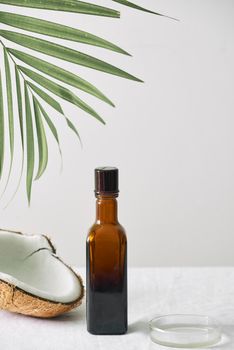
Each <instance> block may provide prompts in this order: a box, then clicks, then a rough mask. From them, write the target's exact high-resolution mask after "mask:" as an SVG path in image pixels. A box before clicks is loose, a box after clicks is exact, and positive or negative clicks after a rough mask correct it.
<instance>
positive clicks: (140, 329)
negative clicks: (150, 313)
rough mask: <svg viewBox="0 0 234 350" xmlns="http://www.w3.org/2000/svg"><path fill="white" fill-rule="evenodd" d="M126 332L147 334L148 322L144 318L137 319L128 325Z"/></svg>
mask: <svg viewBox="0 0 234 350" xmlns="http://www.w3.org/2000/svg"><path fill="white" fill-rule="evenodd" d="M128 333H144V334H149V326H148V322H147V321H145V320H138V321H136V322H133V323H131V324H130V325H129V326H128Z"/></svg>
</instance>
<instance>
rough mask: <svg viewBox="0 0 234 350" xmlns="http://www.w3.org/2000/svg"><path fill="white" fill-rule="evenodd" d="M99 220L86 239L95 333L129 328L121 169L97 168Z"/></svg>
mask: <svg viewBox="0 0 234 350" xmlns="http://www.w3.org/2000/svg"><path fill="white" fill-rule="evenodd" d="M95 195H96V198H97V200H96V222H95V223H94V225H93V226H92V227H91V229H90V231H89V233H88V237H87V241H86V289H87V291H86V293H87V296H86V318H87V329H88V331H89V332H90V333H92V334H123V333H126V331H127V239H126V234H125V231H124V229H123V227H122V226H121V225H120V224H119V222H118V217H117V199H116V198H117V196H118V169H116V168H97V169H95Z"/></svg>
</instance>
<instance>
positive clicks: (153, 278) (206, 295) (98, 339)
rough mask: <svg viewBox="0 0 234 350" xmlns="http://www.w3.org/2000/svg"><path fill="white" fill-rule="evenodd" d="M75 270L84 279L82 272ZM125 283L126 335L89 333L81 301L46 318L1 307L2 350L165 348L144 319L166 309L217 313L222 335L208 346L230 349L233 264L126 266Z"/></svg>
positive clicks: (232, 337) (233, 309)
mask: <svg viewBox="0 0 234 350" xmlns="http://www.w3.org/2000/svg"><path fill="white" fill-rule="evenodd" d="M78 271H79V272H80V273H81V275H82V276H83V277H84V274H85V270H84V269H78ZM128 281H129V331H128V333H127V334H125V335H121V336H94V335H91V334H89V333H88V332H87V331H86V323H85V300H84V302H83V305H82V306H81V307H80V308H78V309H77V310H76V311H73V312H70V313H68V314H65V315H62V316H60V317H58V318H55V319H49V320H43V319H36V318H32V317H27V316H22V315H18V314H13V313H8V312H6V311H0V349H1V350H125V349H126V350H163V349H164V350H165V349H169V348H166V347H163V346H159V345H157V344H154V343H152V342H151V340H150V337H149V330H148V321H149V320H150V319H151V318H153V317H154V316H157V315H163V314H170V313H195V314H207V315H210V316H213V317H215V318H216V320H217V321H218V323H219V324H220V325H221V327H222V331H223V337H222V341H221V343H220V344H218V345H216V346H214V347H213V348H212V349H215V350H227V349H228V350H232V349H234V268H232V267H230V268H229V267H217V268H216V267H215V268H134V269H129V270H128ZM170 350H171V348H170Z"/></svg>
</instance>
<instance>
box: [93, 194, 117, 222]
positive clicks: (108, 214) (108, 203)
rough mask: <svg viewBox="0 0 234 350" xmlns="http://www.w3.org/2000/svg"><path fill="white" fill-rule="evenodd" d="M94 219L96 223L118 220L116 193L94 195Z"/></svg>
mask: <svg viewBox="0 0 234 350" xmlns="http://www.w3.org/2000/svg"><path fill="white" fill-rule="evenodd" d="M96 197H97V200H96V221H97V223H117V222H118V202H117V199H116V197H117V195H108V196H103V195H98V196H96Z"/></svg>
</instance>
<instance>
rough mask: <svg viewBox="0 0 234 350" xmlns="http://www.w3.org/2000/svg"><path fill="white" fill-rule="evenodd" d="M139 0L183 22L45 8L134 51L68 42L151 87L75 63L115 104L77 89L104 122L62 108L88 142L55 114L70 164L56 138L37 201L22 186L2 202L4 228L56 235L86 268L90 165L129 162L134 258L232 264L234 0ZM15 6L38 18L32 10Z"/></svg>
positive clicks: (124, 184)
mask: <svg viewBox="0 0 234 350" xmlns="http://www.w3.org/2000/svg"><path fill="white" fill-rule="evenodd" d="M99 2H100V1H99ZM109 3H110V2H109V1H107V0H106V1H102V4H104V5H108V4H109ZM138 3H140V4H144V5H145V6H148V7H151V8H152V9H155V10H158V11H161V12H163V13H166V14H168V15H171V16H174V17H176V18H179V19H180V20H181V21H180V22H176V21H171V20H168V19H165V18H160V17H155V16H152V15H147V14H143V13H140V12H136V11H133V10H128V9H127V8H124V7H121V6H119V5H117V4H115V3H113V4H112V7H114V8H117V9H121V10H122V18H121V20H119V21H118V20H115V19H103V18H94V17H89V16H82V15H76V14H62V13H59V14H52V13H49V14H48V13H46V12H44V11H40V12H41V13H40V17H41V18H45V19H51V18H52V19H53V20H58V21H59V20H63V22H64V23H67V24H68V25H73V26H74V27H77V28H81V29H84V30H87V31H90V32H93V33H95V34H97V35H100V36H103V37H105V38H107V39H109V40H111V41H113V42H115V43H117V44H119V45H120V46H122V47H123V48H125V49H126V50H128V51H129V52H130V53H131V54H133V58H130V57H125V56H121V55H118V54H115V53H111V52H108V51H105V50H102V49H98V48H90V47H86V46H85V45H82V44H75V43H72V44H70V46H71V47H74V48H77V49H78V50H81V49H82V50H84V51H85V52H87V53H90V54H95V55H96V56H97V57H99V58H101V59H105V60H108V61H109V62H111V63H112V64H115V65H117V66H119V67H122V68H124V69H126V70H128V71H129V72H131V73H132V74H135V75H137V76H139V77H141V78H143V79H144V80H145V84H137V83H134V82H130V81H126V80H123V79H120V78H116V77H112V76H109V75H105V74H102V73H98V72H95V71H91V70H88V69H86V68H82V67H78V66H75V65H72V64H67V65H66V66H67V67H68V68H69V69H70V70H72V71H73V72H75V73H77V74H80V75H81V76H82V77H84V78H86V79H88V80H90V81H91V82H92V83H94V84H96V85H97V86H98V87H99V88H100V89H102V90H103V91H104V92H105V93H106V94H107V95H108V96H109V97H110V98H112V99H113V100H114V102H115V103H116V105H117V108H116V109H112V108H111V107H108V106H107V105H105V104H103V103H100V102H99V101H97V100H96V99H95V98H92V97H89V96H87V97H86V95H85V93H79V96H81V97H85V98H86V101H88V102H89V103H90V104H91V105H92V106H95V107H96V109H97V110H98V111H99V112H100V113H101V115H102V116H103V117H104V118H105V120H106V122H107V125H106V126H105V127H104V126H102V125H101V124H99V123H98V122H96V121H95V120H94V119H92V118H91V117H89V116H88V115H85V113H83V112H81V111H79V110H77V109H76V108H73V107H72V106H71V105H69V104H68V103H67V104H65V110H66V112H67V114H68V116H70V117H71V118H72V120H73V121H74V123H76V125H77V126H78V127H79V131H80V134H81V137H82V140H83V148H82V149H81V148H80V146H79V144H78V142H77V141H76V139H75V137H74V136H73V135H72V134H71V133H70V132H69V131H68V130H67V128H66V126H65V123H64V121H63V120H62V119H61V117H60V116H59V115H57V114H55V113H54V120H56V123H57V125H58V129H59V131H60V139H61V145H62V148H63V160H64V164H63V166H64V167H63V172H62V173H60V171H59V170H60V163H59V154H58V151H57V149H56V145H55V143H54V141H53V140H50V141H49V144H50V161H49V165H48V170H47V172H46V174H45V176H44V177H43V178H41V179H40V180H39V181H36V182H35V184H34V187H33V196H32V204H31V208H29V209H28V207H27V203H26V196H25V190H24V183H23V184H22V186H21V187H20V190H19V192H18V194H17V196H16V197H15V200H14V201H13V202H12V203H11V204H10V206H8V208H7V209H5V210H3V209H1V221H0V222H1V227H9V228H15V229H20V230H23V231H26V232H29V233H30V232H32V233H48V234H49V235H50V236H51V237H52V238H53V240H54V241H55V243H56V245H57V248H58V252H59V254H60V255H61V256H63V257H64V258H65V259H66V260H67V261H68V262H70V263H72V264H76V265H84V264H85V238H86V233H87V230H88V228H89V226H90V225H91V224H92V222H93V220H94V210H95V200H94V195H93V169H94V168H95V167H96V166H100V165H114V166H118V167H119V169H120V176H121V178H120V187H121V196H120V200H119V206H120V213H119V214H120V215H119V216H120V221H121V223H123V225H124V226H125V227H126V229H127V232H128V239H129V261H130V264H131V265H137V266H149V265H150V266H164V265H165V266H166V265H233V262H234V258H233V251H234V220H233V210H234V180H233V179H234V161H233V155H234V138H233V131H234V98H233V91H234V69H233V62H234V21H233V18H234V2H233V1H232V0H213V1H212V0H190V1H187V0H158V1H154V0H144V1H143V0H142V1H139V2H138ZM1 8H3V9H4V8H5V9H7V10H9V11H13V10H12V9H13V8H9V7H7V6H2V5H1ZM14 11H17V12H19V13H27V14H29V15H32V16H33V15H34V14H38V11H35V10H31V9H24V10H22V9H17V10H15V9H14ZM5 42H6V43H7V41H5ZM11 45H12V44H11ZM13 46H14V45H13ZM15 47H16V45H15ZM54 61H55V60H54ZM58 62H59V61H58ZM19 149H20V147H19V140H17V144H16V157H15V159H16V161H15V165H14V169H13V178H12V180H11V181H10V185H9V188H8V191H7V192H6V194H5V196H4V198H3V199H2V201H1V208H3V207H4V205H5V204H6V203H7V201H8V199H9V198H10V196H11V194H12V191H13V189H14V188H15V184H16V182H17V179H18V178H17V176H18V173H19V167H20V162H19V161H17V158H18V157H19V156H20V153H19V151H18V150H19ZM5 178H6V173H5ZM3 187H4V184H3V183H2V185H1V188H3Z"/></svg>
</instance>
